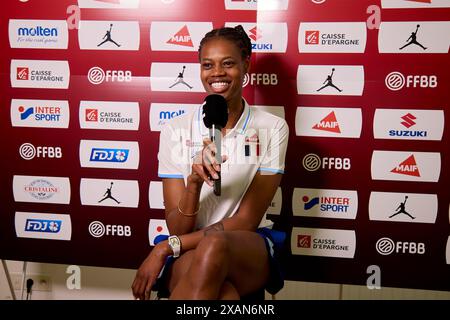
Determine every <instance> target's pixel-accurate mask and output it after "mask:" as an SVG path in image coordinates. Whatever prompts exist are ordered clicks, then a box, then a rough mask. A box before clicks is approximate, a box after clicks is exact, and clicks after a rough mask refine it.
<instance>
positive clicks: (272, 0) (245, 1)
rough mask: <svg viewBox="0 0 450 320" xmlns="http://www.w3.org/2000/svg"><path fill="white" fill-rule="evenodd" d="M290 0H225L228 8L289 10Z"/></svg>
mask: <svg viewBox="0 0 450 320" xmlns="http://www.w3.org/2000/svg"><path fill="white" fill-rule="evenodd" d="M288 6H289V0H225V9H226V10H287V8H288Z"/></svg>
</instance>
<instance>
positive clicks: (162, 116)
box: [149, 103, 198, 131]
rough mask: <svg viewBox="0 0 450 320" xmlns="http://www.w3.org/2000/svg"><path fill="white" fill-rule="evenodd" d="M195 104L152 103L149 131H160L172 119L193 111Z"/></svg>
mask: <svg viewBox="0 0 450 320" xmlns="http://www.w3.org/2000/svg"><path fill="white" fill-rule="evenodd" d="M197 106H198V105H196V104H176V103H152V104H151V105H150V113H149V116H150V121H149V122H150V130H151V131H161V129H162V128H163V126H164V125H165V124H166V123H167V122H169V121H170V120H172V119H173V118H176V117H179V116H181V115H185V114H188V113H189V112H191V111H193V110H194V108H195V107H197Z"/></svg>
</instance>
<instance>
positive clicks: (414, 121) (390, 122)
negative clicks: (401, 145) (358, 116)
mask: <svg viewBox="0 0 450 320" xmlns="http://www.w3.org/2000/svg"><path fill="white" fill-rule="evenodd" d="M443 133H444V111H443V110H417V109H376V110H375V116H374V125H373V135H374V137H375V139H399V140H437V141H440V140H442V135H443Z"/></svg>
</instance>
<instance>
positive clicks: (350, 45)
mask: <svg viewBox="0 0 450 320" xmlns="http://www.w3.org/2000/svg"><path fill="white" fill-rule="evenodd" d="M366 30H367V28H366V24H365V23H364V22H322V23H309V22H302V23H300V27H299V31H298V50H299V52H317V53H320V52H332V53H364V51H365V48H366V38H367V32H366Z"/></svg>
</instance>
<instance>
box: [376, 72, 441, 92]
mask: <svg viewBox="0 0 450 320" xmlns="http://www.w3.org/2000/svg"><path fill="white" fill-rule="evenodd" d="M384 83H385V85H386V87H387V88H388V89H389V90H391V91H399V90H401V89H403V88H404V87H405V86H406V88H436V87H437V86H438V80H437V76H435V75H430V76H427V75H408V76H406V77H405V76H404V75H403V74H402V73H401V72H398V71H393V72H391V73H389V74H388V75H387V76H386V79H385V80H384Z"/></svg>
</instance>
